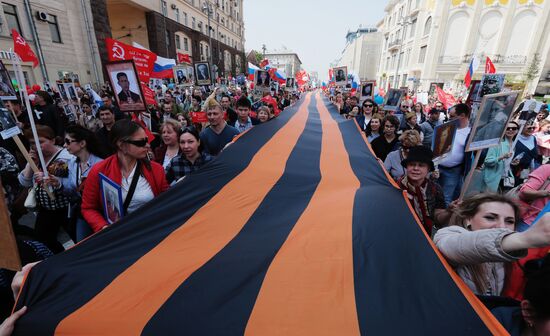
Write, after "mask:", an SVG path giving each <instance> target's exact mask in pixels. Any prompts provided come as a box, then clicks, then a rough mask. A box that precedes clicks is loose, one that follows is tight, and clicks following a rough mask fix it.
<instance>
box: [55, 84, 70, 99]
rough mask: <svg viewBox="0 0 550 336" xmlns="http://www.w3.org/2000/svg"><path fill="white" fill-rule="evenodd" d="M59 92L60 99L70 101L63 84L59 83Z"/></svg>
mask: <svg viewBox="0 0 550 336" xmlns="http://www.w3.org/2000/svg"><path fill="white" fill-rule="evenodd" d="M56 85H57V92H58V93H59V97H60V98H61V99H62V100H65V101H66V100H69V97H68V96H67V92H66V91H65V86H64V85H63V83H61V82H57V83H56Z"/></svg>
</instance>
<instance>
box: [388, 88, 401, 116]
mask: <svg viewBox="0 0 550 336" xmlns="http://www.w3.org/2000/svg"><path fill="white" fill-rule="evenodd" d="M385 98H386V99H385V100H384V110H386V111H397V108H398V107H399V104H400V103H401V99H403V98H405V92H403V90H399V89H389V90H388V92H387V93H386V97H385Z"/></svg>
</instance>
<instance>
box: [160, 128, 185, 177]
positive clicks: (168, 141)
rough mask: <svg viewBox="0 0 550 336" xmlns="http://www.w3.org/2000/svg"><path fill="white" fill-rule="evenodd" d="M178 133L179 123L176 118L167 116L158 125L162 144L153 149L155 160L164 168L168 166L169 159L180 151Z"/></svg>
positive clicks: (179, 130)
mask: <svg viewBox="0 0 550 336" xmlns="http://www.w3.org/2000/svg"><path fill="white" fill-rule="evenodd" d="M180 133H181V124H180V123H179V122H178V121H177V120H174V119H170V118H168V119H165V120H164V123H163V124H161V125H160V134H161V137H162V145H160V146H159V147H158V148H156V149H155V161H156V162H158V163H160V164H161V165H162V167H163V168H164V169H166V167H168V165H169V164H170V160H172V159H173V158H174V157H175V156H176V155H178V154H179V153H180V147H179V143H178V139H179V135H180Z"/></svg>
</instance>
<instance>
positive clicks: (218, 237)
mask: <svg viewBox="0 0 550 336" xmlns="http://www.w3.org/2000/svg"><path fill="white" fill-rule="evenodd" d="M310 100H311V95H308V96H307V97H306V99H305V101H304V103H303V104H302V106H301V107H300V108H299V110H298V111H297V112H296V114H295V115H294V116H293V117H292V118H291V120H289V122H288V123H287V124H286V125H285V126H284V127H283V128H281V129H280V130H279V131H278V132H277V133H276V134H275V135H274V136H273V137H272V138H271V139H270V140H269V141H268V142H267V143H266V144H265V145H264V146H263V147H262V148H261V149H260V151H258V153H256V155H255V156H254V158H253V159H252V161H251V163H250V164H249V166H248V167H247V168H246V169H245V170H244V171H243V172H241V173H240V174H239V175H238V176H237V177H235V178H234V179H233V180H231V181H230V182H229V183H228V184H227V185H226V186H225V187H224V188H223V189H222V190H220V191H219V192H218V193H217V194H216V195H215V196H214V197H212V199H210V201H209V202H208V203H207V204H205V205H204V206H203V207H202V208H200V209H199V210H198V211H197V212H196V213H195V214H194V215H193V216H192V217H191V218H190V219H189V220H188V221H187V222H186V223H185V225H182V226H181V227H179V228H178V229H177V230H175V231H174V232H172V233H171V234H170V235H169V236H167V237H166V238H165V239H164V240H163V241H162V242H161V243H160V244H159V245H157V246H156V247H155V248H153V249H152V250H151V251H149V252H148V253H147V254H145V255H144V256H143V257H141V258H140V259H139V260H138V261H137V262H136V263H134V264H133V265H132V266H130V267H129V268H128V269H126V270H125V271H124V272H123V273H121V274H120V275H119V276H117V277H116V278H115V279H114V280H113V282H111V283H110V284H109V285H108V286H107V287H106V288H105V289H104V290H103V291H101V292H100V293H99V294H98V295H97V296H95V297H94V298H93V299H91V300H90V301H89V302H88V303H87V304H85V305H84V306H82V307H81V308H79V309H78V310H76V311H75V312H73V313H72V314H71V315H69V316H68V317H66V318H65V319H64V320H63V321H61V323H60V324H59V325H58V327H57V329H56V334H64V335H65V334H66V335H82V334H86V335H137V334H140V333H141V332H142V330H143V328H144V327H145V325H146V324H147V323H148V322H149V320H150V319H151V317H152V316H153V315H154V314H155V313H156V312H157V311H158V309H159V308H160V307H161V306H162V304H164V302H166V300H167V299H168V298H169V297H170V296H171V295H172V294H173V293H174V291H175V290H176V289H177V288H178V287H179V286H180V285H181V284H182V283H183V282H184V281H185V280H186V279H187V278H188V277H189V276H190V275H191V274H192V273H193V272H195V271H196V270H197V269H199V268H200V267H202V266H203V265H204V264H205V263H206V262H208V261H209V260H210V259H211V258H212V257H214V256H215V255H216V254H217V253H218V252H219V251H220V250H221V249H223V248H224V247H225V246H226V245H227V244H228V243H229V242H230V241H231V240H232V239H233V238H234V237H235V236H236V235H237V234H238V233H239V232H240V230H241V229H242V228H243V226H244V225H245V224H246V222H247V221H248V220H249V218H250V217H251V216H252V214H253V213H254V211H256V209H257V208H258V206H259V205H260V203H261V202H262V200H263V199H264V197H265V196H266V194H267V193H268V192H269V191H270V190H271V189H272V188H273V186H274V185H275V183H276V182H277V181H278V180H279V178H280V177H281V176H282V174H283V172H284V170H285V165H286V162H287V160H288V157H289V156H290V153H291V152H292V150H293V148H294V146H295V145H296V143H297V141H298V138H299V137H300V135H301V134H302V132H303V131H304V129H305V125H306V121H307V118H308V105H309V102H310ZM243 186H247V188H246V189H243Z"/></svg>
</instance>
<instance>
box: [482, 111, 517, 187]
mask: <svg viewBox="0 0 550 336" xmlns="http://www.w3.org/2000/svg"><path fill="white" fill-rule="evenodd" d="M518 129H519V125H518V124H517V123H516V122H515V121H510V122H509V123H508V126H506V131H505V133H504V138H503V139H502V141H501V142H500V145H499V146H496V147H491V148H489V150H488V151H487V156H486V157H485V161H484V162H483V170H482V176H483V177H482V179H481V188H480V190H481V191H487V192H497V190H498V187H499V185H500V183H501V181H502V180H503V179H505V178H506V177H507V176H508V172H509V171H510V158H511V157H512V155H513V154H514V150H513V147H512V145H513V142H514V139H515V138H516V135H517V134H518Z"/></svg>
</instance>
